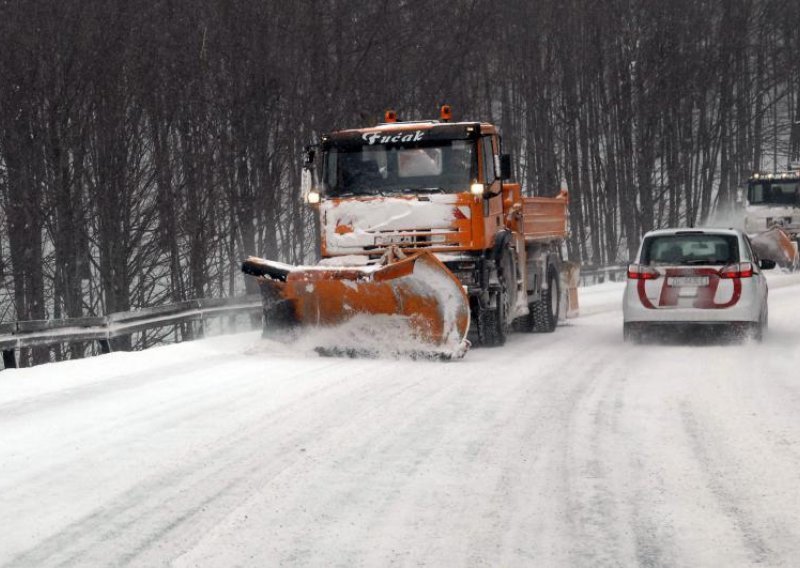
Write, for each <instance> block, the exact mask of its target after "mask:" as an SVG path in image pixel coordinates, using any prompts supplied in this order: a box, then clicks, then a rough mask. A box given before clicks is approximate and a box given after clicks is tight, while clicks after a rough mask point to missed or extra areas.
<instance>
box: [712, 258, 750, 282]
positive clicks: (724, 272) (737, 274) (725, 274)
mask: <svg viewBox="0 0 800 568" xmlns="http://www.w3.org/2000/svg"><path fill="white" fill-rule="evenodd" d="M751 276H753V265H752V264H751V263H749V262H737V263H736V264H729V265H728V266H723V267H722V268H721V269H720V271H719V277H720V278H750V277H751Z"/></svg>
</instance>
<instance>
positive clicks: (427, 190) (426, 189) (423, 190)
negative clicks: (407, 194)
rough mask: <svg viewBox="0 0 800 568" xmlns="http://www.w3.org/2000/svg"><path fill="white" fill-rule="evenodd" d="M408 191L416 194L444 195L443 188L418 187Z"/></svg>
mask: <svg viewBox="0 0 800 568" xmlns="http://www.w3.org/2000/svg"><path fill="white" fill-rule="evenodd" d="M410 191H415V192H416V193H446V192H445V190H444V188H443V187H418V188H415V189H412V190H410Z"/></svg>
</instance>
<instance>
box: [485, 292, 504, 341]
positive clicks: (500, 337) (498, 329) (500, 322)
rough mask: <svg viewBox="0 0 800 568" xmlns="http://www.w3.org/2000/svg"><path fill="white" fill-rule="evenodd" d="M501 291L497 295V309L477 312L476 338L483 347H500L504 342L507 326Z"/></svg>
mask: <svg viewBox="0 0 800 568" xmlns="http://www.w3.org/2000/svg"><path fill="white" fill-rule="evenodd" d="M505 295H506V294H504V291H503V290H500V291H499V292H498V293H497V296H498V297H497V301H496V302H495V303H496V304H497V308H495V309H492V308H484V309H482V310H480V312H478V336H479V337H480V341H481V345H483V346H485V347H500V346H501V345H504V344H505V342H506V337H507V335H508V324H507V321H506V320H507V318H506V313H507V312H506V305H505V304H506V302H507V300H504V298H503V296H505Z"/></svg>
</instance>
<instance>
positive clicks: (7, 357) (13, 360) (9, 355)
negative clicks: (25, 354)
mask: <svg viewBox="0 0 800 568" xmlns="http://www.w3.org/2000/svg"><path fill="white" fill-rule="evenodd" d="M3 366H4V367H5V368H6V369H16V368H17V355H16V353H14V350H13V349H6V350H4V351H3Z"/></svg>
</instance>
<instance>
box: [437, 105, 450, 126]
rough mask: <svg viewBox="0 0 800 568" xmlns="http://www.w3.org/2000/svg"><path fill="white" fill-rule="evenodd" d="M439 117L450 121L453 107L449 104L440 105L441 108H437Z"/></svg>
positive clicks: (444, 120)
mask: <svg viewBox="0 0 800 568" xmlns="http://www.w3.org/2000/svg"><path fill="white" fill-rule="evenodd" d="M439 118H440V119H441V120H442V121H443V122H450V121H451V120H452V119H453V109H451V108H450V105H442V108H441V109H439Z"/></svg>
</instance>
